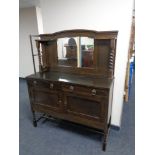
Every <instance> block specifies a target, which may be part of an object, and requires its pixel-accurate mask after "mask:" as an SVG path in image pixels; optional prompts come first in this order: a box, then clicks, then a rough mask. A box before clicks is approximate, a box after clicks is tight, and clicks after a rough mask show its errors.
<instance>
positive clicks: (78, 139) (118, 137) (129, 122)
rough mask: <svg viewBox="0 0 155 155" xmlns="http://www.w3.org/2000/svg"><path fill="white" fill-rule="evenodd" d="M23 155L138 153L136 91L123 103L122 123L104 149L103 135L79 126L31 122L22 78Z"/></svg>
mask: <svg viewBox="0 0 155 155" xmlns="http://www.w3.org/2000/svg"><path fill="white" fill-rule="evenodd" d="M19 83H20V85H19V104H20V106H19V108H20V109H19V110H20V141H19V145H20V146H19V147H20V155H103V154H104V155H134V154H135V141H134V137H135V133H134V131H135V121H134V120H135V105H134V103H135V91H134V81H133V84H132V88H131V95H130V100H129V102H128V103H127V104H126V103H125V104H124V108H123V116H122V126H121V129H120V130H119V131H116V130H114V129H111V130H110V135H109V138H108V144H107V150H106V152H103V151H102V135H101V134H99V133H95V132H90V131H88V130H86V129H84V128H81V127H80V126H75V125H73V124H67V123H64V122H60V123H58V121H46V122H44V121H40V122H39V123H38V127H37V128H34V127H33V125H32V114H31V111H30V106H29V98H28V92H27V86H26V82H25V80H23V79H20V80H19Z"/></svg>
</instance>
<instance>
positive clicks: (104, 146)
mask: <svg viewBox="0 0 155 155" xmlns="http://www.w3.org/2000/svg"><path fill="white" fill-rule="evenodd" d="M106 146H107V134H106V133H104V135H103V146H102V150H103V151H106Z"/></svg>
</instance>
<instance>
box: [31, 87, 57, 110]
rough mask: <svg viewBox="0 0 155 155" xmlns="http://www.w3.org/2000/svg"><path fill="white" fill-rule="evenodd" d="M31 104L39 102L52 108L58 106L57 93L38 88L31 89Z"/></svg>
mask: <svg viewBox="0 0 155 155" xmlns="http://www.w3.org/2000/svg"><path fill="white" fill-rule="evenodd" d="M33 104H39V105H42V106H46V107H49V108H53V109H58V108H59V96H58V93H54V92H53V93H51V92H44V91H39V90H34V91H33Z"/></svg>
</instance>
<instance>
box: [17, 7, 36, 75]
mask: <svg viewBox="0 0 155 155" xmlns="http://www.w3.org/2000/svg"><path fill="white" fill-rule="evenodd" d="M30 34H38V24H37V16H36V8H35V7H30V8H21V9H19V77H25V76H27V75H29V74H32V73H34V70H33V63H32V55H31V47H30V40H29V35H30Z"/></svg>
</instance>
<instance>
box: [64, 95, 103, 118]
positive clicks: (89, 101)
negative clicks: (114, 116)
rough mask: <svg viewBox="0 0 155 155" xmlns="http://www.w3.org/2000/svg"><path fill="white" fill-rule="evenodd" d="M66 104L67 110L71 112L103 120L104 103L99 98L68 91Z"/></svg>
mask: <svg viewBox="0 0 155 155" xmlns="http://www.w3.org/2000/svg"><path fill="white" fill-rule="evenodd" d="M65 105H66V108H65V109H66V111H67V112H68V113H70V114H73V115H76V116H80V117H83V118H88V119H95V120H101V118H102V108H103V105H102V101H101V99H99V98H95V97H94V98H88V97H86V96H77V95H73V94H68V93H66V94H65Z"/></svg>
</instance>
